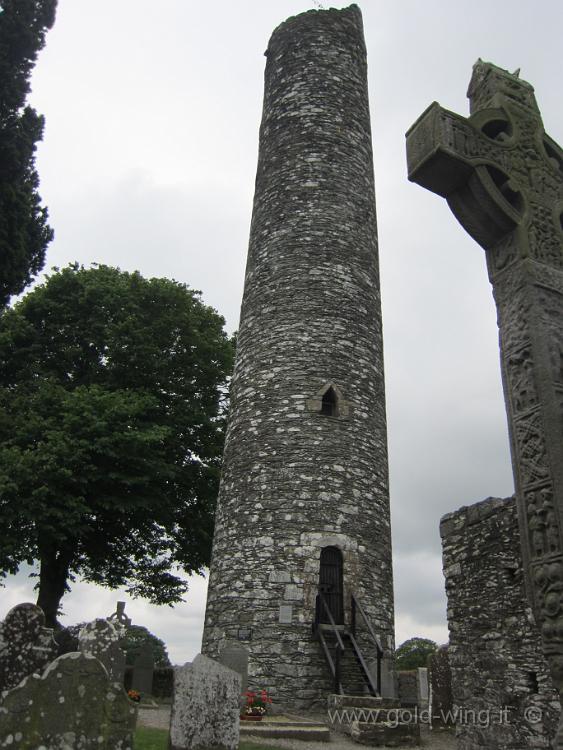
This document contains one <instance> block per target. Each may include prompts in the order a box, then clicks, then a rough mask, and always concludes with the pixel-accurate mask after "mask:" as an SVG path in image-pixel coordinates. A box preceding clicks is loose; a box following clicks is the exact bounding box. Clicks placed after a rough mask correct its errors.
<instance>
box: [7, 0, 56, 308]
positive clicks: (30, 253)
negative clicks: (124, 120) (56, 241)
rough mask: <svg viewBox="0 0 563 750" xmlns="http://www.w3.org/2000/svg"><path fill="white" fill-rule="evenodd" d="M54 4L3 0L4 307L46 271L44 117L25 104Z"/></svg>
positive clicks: (40, 0)
mask: <svg viewBox="0 0 563 750" xmlns="http://www.w3.org/2000/svg"><path fill="white" fill-rule="evenodd" d="M56 6H57V0H0V308H1V307H4V306H5V305H6V304H7V303H8V300H9V299H10V296H11V295H13V294H19V293H20V292H21V291H23V289H24V288H25V287H26V285H27V284H29V282H30V281H31V280H32V278H33V276H34V275H35V274H36V273H38V272H39V271H40V270H41V269H42V268H43V264H44V262H45V250H46V248H47V245H48V244H49V242H50V241H51V239H52V238H53V232H52V230H51V228H50V227H49V225H48V224H47V209H46V208H43V207H41V198H40V197H39V194H38V193H37V187H38V184H39V178H38V176H37V172H36V170H35V150H36V143H37V142H38V141H40V140H41V138H42V137H43V124H44V122H43V117H42V116H40V115H38V114H37V112H36V111H35V110H34V109H33V108H32V107H30V106H25V102H26V98H27V95H28V93H29V90H30V86H29V78H30V75H31V71H32V70H33V66H34V65H35V61H36V59H37V53H38V52H39V51H40V50H41V49H42V48H43V46H44V44H45V34H46V33H47V30H48V29H49V28H51V26H52V25H53V23H54V21H55V10H56Z"/></svg>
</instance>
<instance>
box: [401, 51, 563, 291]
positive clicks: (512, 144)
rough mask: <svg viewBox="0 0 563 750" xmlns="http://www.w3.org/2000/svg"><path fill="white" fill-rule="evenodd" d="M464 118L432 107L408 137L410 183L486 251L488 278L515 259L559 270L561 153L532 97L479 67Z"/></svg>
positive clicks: (496, 71) (518, 84)
mask: <svg viewBox="0 0 563 750" xmlns="http://www.w3.org/2000/svg"><path fill="white" fill-rule="evenodd" d="M468 97H469V100H470V111H471V115H470V117H468V118H465V117H462V116H460V115H457V114H455V113H453V112H449V111H448V110H446V109H443V108H442V107H441V106H440V105H439V104H438V103H437V102H434V103H433V104H431V105H430V107H428V109H427V110H426V111H425V112H424V113H423V114H422V115H421V116H420V117H419V119H418V120H417V121H416V122H415V124H414V125H413V126H412V127H411V128H410V130H409V131H408V133H407V162H408V170H409V179H410V180H411V181H413V182H417V183H418V184H419V185H422V186H423V187H426V188H428V189H429V190H432V191H433V192H435V193H438V195H441V196H443V197H444V198H446V200H447V201H448V204H449V206H450V208H451V209H452V211H453V213H454V214H455V216H456V218H457V219H458V221H459V222H460V223H461V224H462V226H463V227H464V228H465V229H466V230H467V232H468V233H469V234H470V235H471V236H472V237H473V238H474V239H475V240H476V241H477V242H478V243H479V244H480V245H481V246H482V247H483V248H485V249H486V250H489V251H491V254H492V257H491V258H489V273H490V275H491V277H492V276H494V275H495V273H496V272H498V271H500V270H502V269H503V268H504V267H505V266H507V265H508V264H509V263H510V262H512V261H514V260H516V259H517V258H525V257H531V258H533V259H535V260H538V261H539V262H545V263H549V264H550V265H554V266H556V267H557V268H561V267H563V254H562V236H563V152H562V150H561V149H560V147H559V146H558V145H557V143H556V142H555V141H554V140H552V139H551V138H550V137H549V136H548V135H547V134H546V133H545V131H544V127H543V123H542V118H541V115H540V111H539V109H538V106H537V104H536V100H535V96H534V89H533V88H532V86H531V85H530V84H529V83H527V82H526V81H523V80H521V79H520V78H518V76H517V74H511V73H508V72H507V71H505V70H502V69H501V68H498V67H497V66H495V65H492V64H491V63H485V62H483V61H482V60H478V61H477V62H476V63H475V65H474V67H473V75H472V78H471V82H470V84H469V90H468Z"/></svg>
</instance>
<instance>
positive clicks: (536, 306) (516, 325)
mask: <svg viewBox="0 0 563 750" xmlns="http://www.w3.org/2000/svg"><path fill="white" fill-rule="evenodd" d="M468 96H469V99H470V102H471V107H470V110H471V116H470V117H469V118H467V119H466V118H464V117H461V116H459V115H456V114H454V113H453V112H448V111H447V110H444V109H442V108H441V107H440V105H439V104H437V103H434V104H432V105H431V106H430V107H429V109H428V110H427V111H426V112H425V113H424V114H423V115H422V116H421V117H420V118H419V120H418V121H417V122H416V123H415V125H414V126H413V127H412V128H411V129H410V131H409V132H408V134H407V151H408V164H409V179H410V180H412V181H414V182H417V183H419V184H420V185H422V186H424V187H426V188H428V189H430V190H432V191H434V192H436V193H438V194H439V195H442V196H444V197H445V198H446V200H447V201H448V205H449V206H450V208H451V209H452V211H453V213H454V214H455V216H456V217H457V219H458V220H459V221H460V223H461V224H462V225H463V226H464V228H465V229H466V230H467V231H468V232H469V234H470V235H471V236H472V237H473V238H474V239H475V240H476V241H477V242H478V243H479V244H480V245H481V246H482V247H483V248H484V249H485V251H486V256H487V266H488V271H489V279H490V281H491V284H492V286H493V294H494V297H495V301H496V304H497V310H498V322H499V328H500V347H501V361H502V374H503V385H504V394H505V401H506V405H507V411H508V421H509V431H510V439H511V450H512V457H513V467H514V477H515V484H516V494H517V505H518V515H519V522H520V528H521V531H522V533H521V545H522V557H523V562H524V571H525V577H526V589H527V592H528V597H529V599H530V602H531V603H532V606H533V609H534V613H535V618H536V622H537V624H538V626H539V628H540V629H541V634H542V641H543V651H544V654H545V655H546V657H547V659H548V662H549V666H550V671H551V675H552V678H553V681H554V683H555V685H556V686H557V688H558V690H559V692H560V696H563V538H562V529H563V152H562V150H561V148H560V147H559V146H558V145H557V143H555V141H553V140H552V139H551V138H550V137H549V136H548V135H546V133H545V131H544V128H543V123H542V119H541V115H540V112H539V109H538V106H537V104H536V100H535V97H534V90H533V88H532V86H530V84H529V83H526V82H525V81H522V80H520V79H519V78H518V76H517V74H513V75H511V74H510V73H508V72H507V71H504V70H501V69H500V68H497V67H496V66H494V65H491V64H489V63H484V62H482V61H481V60H479V61H478V62H477V63H476V64H475V66H474V69H473V77H472V79H471V83H470V84H469V91H468ZM555 747H556V748H563V724H560V726H559V729H558V732H557V739H556V744H555Z"/></svg>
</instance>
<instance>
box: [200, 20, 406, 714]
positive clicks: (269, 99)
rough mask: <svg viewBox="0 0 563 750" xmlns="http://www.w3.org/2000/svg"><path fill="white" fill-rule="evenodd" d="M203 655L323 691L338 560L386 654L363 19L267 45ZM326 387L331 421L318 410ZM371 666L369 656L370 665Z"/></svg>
mask: <svg viewBox="0 0 563 750" xmlns="http://www.w3.org/2000/svg"><path fill="white" fill-rule="evenodd" d="M266 56H267V62H266V71H265V92H264V108H263V117H262V125H261V129H260V149H259V159H258V170H257V176H256V192H255V198H254V209H253V217H252V225H251V232H250V244H249V251H248V263H247V270H246V280H245V291H244V298H243V304H242V311H241V322H240V329H239V337H238V347H237V362H236V366H235V374H234V378H233V384H232V408H231V415H230V425H229V429H228V434H227V441H226V447H225V455H224V464H223V477H222V483H221V489H220V495H219V502H218V510H217V516H216V527H215V537H214V548H213V557H212V563H211V573H210V581H209V594H208V601H207V612H206V623H205V631H204V639H203V651H204V653H207V654H208V655H210V656H217V655H218V654H219V653H220V652H221V650H222V649H223V648H224V646H225V645H226V644H227V643H228V642H229V641H232V640H236V639H237V638H241V639H242V638H244V639H247V640H246V641H245V645H246V646H247V647H248V649H249V680H248V682H249V687H250V688H251V689H253V688H266V689H268V690H270V691H271V694H272V696H273V698H274V702H275V703H274V706H276V705H277V706H282V705H283V706H292V707H295V708H306V707H310V706H311V705H312V704H314V703H315V702H319V701H324V700H325V696H326V694H328V693H329V692H331V691H332V683H331V680H330V676H329V671H328V668H327V666H326V664H325V662H324V657H323V656H322V654H321V649H320V646H319V644H318V643H317V642H315V641H313V640H312V638H311V624H312V621H313V618H314V611H315V596H316V594H317V587H318V578H319V556H320V552H321V549H322V548H323V547H325V546H337V547H339V548H340V550H341V551H342V554H343V558H344V568H343V569H344V596H345V598H344V601H345V606H346V619H347V622H348V621H349V597H350V593H351V592H352V591H354V592H355V593H356V594H357V596H358V597H359V599H360V601H361V602H362V604H363V606H364V609H365V610H366V612H367V614H368V616H369V617H370V619H371V621H372V623H373V626H374V628H375V630H376V631H377V633H378V635H379V636H380V639H381V640H382V642H383V644H384V646H385V648H386V650H387V652H388V653H390V652H391V650H392V649H393V645H394V644H393V589H392V573H391V537H390V522H389V497H388V477H387V444H386V442H387V441H386V417H385V396H384V379H383V352H382V349H383V345H382V334H381V306H380V295H379V272H378V254H377V228H376V215H375V197H374V176H373V162H372V150H371V133H370V119H369V109H368V92H367V66H366V50H365V44H364V39H363V29H362V21H361V14H360V11H359V9H358V8H357V7H356V6H351V7H349V8H347V9H345V10H340V11H339V10H328V11H309V12H307V13H304V14H302V15H299V16H296V17H294V18H290V19H289V20H288V21H286V22H285V23H283V24H282V25H281V26H279V27H278V28H277V29H276V30H275V31H274V33H273V35H272V38H271V40H270V43H269V45H268V49H267V52H266ZM331 384H332V387H333V390H334V392H335V393H336V395H337V397H338V403H337V408H336V413H335V414H334V415H333V416H329V415H326V414H323V413H322V395H323V392H324V391H325V390H326V389H327V388H328V387H329V386H330V385H331ZM367 656H368V659H369V658H372V657H373V654H367Z"/></svg>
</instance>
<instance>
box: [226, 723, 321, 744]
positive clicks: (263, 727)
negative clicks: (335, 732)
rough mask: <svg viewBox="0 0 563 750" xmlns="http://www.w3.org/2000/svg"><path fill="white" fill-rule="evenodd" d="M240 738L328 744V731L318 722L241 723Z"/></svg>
mask: <svg viewBox="0 0 563 750" xmlns="http://www.w3.org/2000/svg"><path fill="white" fill-rule="evenodd" d="M240 736H241V738H243V737H244V738H245V739H247V738H252V739H256V740H259V739H260V738H261V737H264V738H268V739H280V740H281V739H288V740H304V741H306V742H329V741H330V730H329V728H328V727H327V726H326V725H325V724H320V723H318V722H306V721H292V720H289V719H288V720H284V721H280V720H276V721H268V720H267V719H263V720H262V721H241V723H240Z"/></svg>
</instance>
